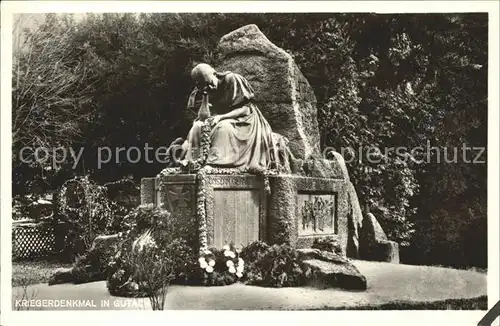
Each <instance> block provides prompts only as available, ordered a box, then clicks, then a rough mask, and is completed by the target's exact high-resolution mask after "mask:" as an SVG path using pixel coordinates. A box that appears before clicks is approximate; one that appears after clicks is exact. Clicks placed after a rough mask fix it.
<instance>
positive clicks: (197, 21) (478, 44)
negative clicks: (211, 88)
mask: <svg viewBox="0 0 500 326" xmlns="http://www.w3.org/2000/svg"><path fill="white" fill-rule="evenodd" d="M250 23H253V24H256V25H258V26H259V28H260V29H261V30H262V32H263V33H264V34H265V35H266V36H267V37H268V38H269V39H270V40H271V41H272V42H273V43H275V44H276V45H278V46H280V47H282V48H283V49H285V50H286V51H288V52H289V53H290V54H291V55H292V56H293V57H294V58H295V60H296V62H297V64H298V66H299V68H300V69H301V71H302V73H303V74H304V75H305V77H306V78H307V79H308V81H309V82H310V84H311V86H312V87H313V89H314V91H315V94H316V97H317V100H318V114H319V123H320V132H321V142H322V146H323V147H326V146H331V147H334V148H336V149H337V150H339V151H340V149H342V148H344V149H347V150H345V151H344V152H343V154H344V156H345V157H346V159H347V161H348V169H349V173H350V175H351V179H352V180H353V182H354V184H355V186H356V190H357V192H358V194H359V197H360V199H361V201H362V202H366V203H369V205H370V207H371V209H372V211H373V212H374V213H375V215H376V216H377V218H378V219H379V220H380V222H381V224H382V226H383V227H384V228H385V230H386V231H387V233H388V235H389V237H390V238H392V239H395V240H398V241H400V242H401V243H402V244H403V245H410V246H409V249H408V250H409V251H408V254H404V255H403V260H405V259H407V260H408V261H410V262H419V263H438V264H440V263H443V264H458V265H482V266H484V265H485V264H486V254H485V253H486V243H487V241H486V164H471V163H466V162H463V160H458V163H453V164H451V163H445V162H443V157H442V151H441V152H440V153H441V154H440V155H441V157H440V158H439V159H440V160H438V157H437V155H438V154H437V151H430V154H429V156H428V157H427V156H426V154H427V152H426V151H424V152H423V153H415V152H412V151H411V149H413V148H416V147H418V146H422V147H423V148H426V147H427V146H428V145H430V146H437V147H447V148H448V150H450V149H451V148H452V147H458V148H459V149H460V148H461V147H462V145H463V144H466V145H467V146H469V147H474V146H476V147H485V146H486V137H487V136H486V135H487V133H486V130H487V128H486V127H487V70H488V60H487V59H488V55H487V52H488V51H487V48H488V42H487V40H488V20H487V15H485V14H404V15H383V14H325V13H317V14H302V13H301V14H263V13H254V14H222V13H220V14H207V13H199V14H188V13H186V14H140V15H137V14H89V15H87V16H86V17H85V18H84V19H83V20H80V21H77V22H75V21H74V20H71V19H70V17H62V18H61V17H56V16H55V17H53V16H50V19H47V21H46V23H44V24H42V26H41V28H40V31H41V32H39V34H36V35H35V34H33V36H31V40H32V41H31V43H30V44H31V50H30V51H27V52H22V53H20V54H19V60H18V65H17V66H16V67H15V68H14V71H15V74H14V79H13V84H14V85H16V87H14V92H13V100H15V102H14V103H15V105H14V110H13V111H14V113H13V114H14V117H13V121H14V120H15V118H16V117H18V118H17V121H21V122H22V121H24V120H26V122H25V123H21V124H19V122H17V124H15V126H17V127H15V128H14V132H16V130H19V131H18V132H17V133H15V139H18V140H15V145H14V149H15V150H19V148H20V147H19V146H18V145H16V144H22V143H23V141H20V140H23V139H25V140H26V142H27V143H33V142H36V141H38V140H37V139H43V140H44V142H45V143H46V144H48V145H52V144H59V143H61V142H66V143H69V144H71V146H74V147H76V148H78V147H80V146H82V147H83V148H85V151H84V155H83V160H82V163H81V164H80V166H79V167H78V169H77V170H76V171H78V172H79V173H80V172H85V173H90V174H91V175H92V177H93V178H95V179H96V180H98V181H109V180H115V179H118V178H120V177H122V176H124V175H128V174H133V175H134V176H136V177H142V176H151V175H154V174H155V173H157V172H158V171H159V170H160V169H161V168H162V164H161V163H148V162H146V160H145V157H144V156H143V157H142V159H141V160H139V161H138V163H131V162H127V160H126V159H125V155H126V153H125V151H122V152H121V153H120V154H119V155H117V154H116V153H115V152H113V153H112V154H113V157H112V160H111V161H110V163H109V164H104V165H103V166H102V167H101V168H98V166H97V161H96V157H97V148H98V147H99V146H108V147H109V148H112V149H115V148H119V147H124V148H130V147H131V146H137V147H139V148H142V147H144V146H145V144H146V143H147V144H148V145H149V146H151V147H153V148H156V147H158V146H166V145H168V144H169V143H170V142H171V141H172V140H173V139H175V138H176V137H179V136H183V135H185V134H186V133H187V131H188V127H189V125H190V122H191V121H192V119H193V117H194V112H190V111H188V110H186V109H185V107H186V100H187V98H188V96H189V92H190V90H191V87H192V84H191V81H190V78H189V71H190V69H191V68H192V66H193V64H194V63H196V62H201V61H204V62H207V63H211V64H214V65H216V64H217V63H218V62H220V59H221V56H220V54H219V53H218V50H217V43H218V41H219V39H220V38H221V37H222V36H223V35H224V34H226V33H228V32H230V31H232V30H234V29H236V28H239V27H241V26H243V25H245V24H250ZM44 33H45V34H44ZM30 35H31V34H30ZM48 36H50V37H48ZM47 42H52V43H50V44H51V45H52V44H54V45H57V46H50V51H49V52H47V48H45V44H46V43H47ZM47 44H48V43H47ZM30 53H32V54H36V55H34V56H31V57H30V55H29V54H30ZM56 63H57V64H56ZM16 71H17V73H16ZM35 72H36V73H35ZM38 75H40V76H41V77H42V80H53V81H54V82H53V83H43V82H40V81H39V80H38ZM30 85H31V86H30ZM46 94H49V95H50V96H48V95H46ZM34 98H36V99H37V100H36V101H35V100H34ZM33 108H35V109H33ZM35 113H36V114H35ZM47 118H48V119H47ZM37 122H40V127H44V128H46V129H47V131H45V132H44V134H43V135H44V136H43V137H42V136H39V134H38V133H37V130H39V129H35V131H30V129H29V128H26V126H30V125H31V126H36V125H37ZM47 124H49V125H47ZM54 126H57V127H58V128H54ZM59 127H60V128H59ZM78 135H81V136H83V137H78ZM44 137H45V138H44ZM39 143H40V141H39ZM349 148H352V149H353V150H349ZM359 148H364V149H366V148H378V149H380V151H374V152H373V153H372V154H370V155H371V156H370V157H371V158H372V161H373V162H370V161H369V160H368V159H367V153H366V151H365V152H363V155H361V156H360V155H359V151H358V150H359ZM388 148H393V149H394V150H393V151H387V149H388ZM396 148H397V149H398V152H396V151H395V149H396ZM424 154H425V155H424ZM132 156H133V155H132ZM473 156H474V155H473V153H470V154H469V157H468V159H473V158H474V157H473ZM351 158H352V159H351ZM422 159H423V161H422ZM481 160H483V161H485V160H486V153H484V154H483V156H482V157H481ZM37 171H38V172H37ZM76 171H74V170H71V169H70V168H69V167H62V168H61V170H60V171H57V173H56V172H52V174H50V175H48V176H47V175H46V176H45V177H44V178H43V180H45V182H46V183H49V184H50V186H51V187H56V186H57V185H60V184H62V182H64V180H65V179H67V178H68V177H72V176H73V175H74V174H75V173H77V172H76ZM14 175H15V178H14V182H15V183H16V184H18V185H20V186H19V187H18V188H17V189H18V190H17V192H22V191H23V187H22V185H24V184H25V182H26V179H29V180H33V179H35V178H36V177H39V175H40V172H39V170H35V171H33V170H29V171H28V170H27V168H26V167H25V166H23V165H22V164H17V163H15V165H14ZM48 179H50V180H48ZM15 193H16V191H15ZM470 243H475V244H476V245H475V246H473V245H471V244H470ZM478 252H481V253H483V254H481V255H480V254H478ZM405 257H409V258H405ZM446 257H448V258H446Z"/></svg>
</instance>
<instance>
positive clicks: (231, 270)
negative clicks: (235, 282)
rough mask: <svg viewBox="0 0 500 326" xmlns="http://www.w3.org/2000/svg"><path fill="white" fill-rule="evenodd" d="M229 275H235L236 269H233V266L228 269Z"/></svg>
mask: <svg viewBox="0 0 500 326" xmlns="http://www.w3.org/2000/svg"><path fill="white" fill-rule="evenodd" d="M229 273H231V274H234V273H236V269H235V268H234V266H231V267H229Z"/></svg>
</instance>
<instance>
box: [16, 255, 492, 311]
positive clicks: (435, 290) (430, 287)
mask: <svg viewBox="0 0 500 326" xmlns="http://www.w3.org/2000/svg"><path fill="white" fill-rule="evenodd" d="M354 264H355V265H356V267H358V269H359V270H360V272H361V273H362V274H363V275H365V277H366V279H367V282H368V290H366V291H360V292H358V291H345V290H338V289H325V290H318V289H313V288H282V289H276V288H263V287H256V286H247V285H243V284H234V285H230V286H222V287H188V286H171V287H170V288H169V294H168V295H167V302H166V308H167V309H193V310H194V309H228V310H238V309H259V310H260V309H265V310H282V309H318V308H324V307H356V306H362V305H378V304H384V303H390V302H395V301H413V302H424V301H426V302H429V301H437V300H445V299H459V298H474V297H478V296H482V295H486V294H487V286H486V274H482V273H478V272H473V271H464V270H455V269H449V268H441V267H429V266H411V265H401V264H388V263H378V262H366V261H354ZM33 290H34V291H35V293H36V297H35V298H36V299H58V300H60V299H72V300H74V299H78V300H88V301H85V302H84V301H81V303H86V304H88V305H93V306H92V307H90V306H89V307H86V308H80V309H149V302H148V300H147V299H128V298H117V297H112V296H111V295H109V293H108V291H107V289H106V283H105V282H93V283H87V284H80V285H73V284H62V285H54V286H50V287H49V286H48V285H46V284H37V285H34V286H31V287H30V288H29V290H28V291H29V292H30V293H31V291H33ZM12 296H13V300H12V301H13V309H16V307H15V299H20V298H21V289H20V288H13V293H12ZM101 300H102V301H101ZM101 302H103V303H101ZM105 303H108V304H109V306H107V305H106V304H105ZM21 309H23V308H21ZM24 309H25V308H24ZM38 309H40V308H36V307H35V308H33V307H32V308H30V310H38ZM44 309H50V310H55V309H57V310H59V309H65V310H67V309H68V308H44ZM73 309H75V308H73Z"/></svg>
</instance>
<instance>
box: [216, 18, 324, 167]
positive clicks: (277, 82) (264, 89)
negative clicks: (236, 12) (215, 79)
mask: <svg viewBox="0 0 500 326" xmlns="http://www.w3.org/2000/svg"><path fill="white" fill-rule="evenodd" d="M219 49H220V51H221V52H222V53H223V55H224V59H223V62H222V64H221V65H220V66H219V67H217V70H219V71H227V70H230V71H233V72H235V73H239V74H241V75H242V76H244V77H245V78H246V79H247V80H248V81H249V83H250V85H251V86H252V88H253V89H254V91H255V102H256V104H257V106H258V107H259V109H260V110H261V111H262V114H263V115H264V116H265V118H266V119H267V120H268V122H269V124H270V125H271V127H272V128H273V131H275V132H277V133H279V134H281V135H283V136H285V137H286V138H288V140H289V141H290V143H289V147H290V150H291V152H292V153H293V155H294V156H295V157H296V158H298V159H307V158H309V156H310V155H311V154H319V153H320V149H319V143H320V136H319V129H318V120H317V109H316V97H315V96H314V92H313V90H312V88H311V86H310V85H309V82H308V81H307V80H306V78H305V77H304V76H303V75H302V73H301V72H300V70H299V69H298V67H297V65H296V64H295V61H294V60H293V58H292V57H291V56H290V55H289V54H288V53H287V52H285V51H284V50H283V49H281V48H279V47H277V46H276V45H274V44H273V43H272V42H271V41H269V40H268V39H267V37H266V36H265V35H264V34H263V33H262V32H261V31H260V30H259V28H258V27H257V26H256V25H247V26H243V27H241V28H239V29H237V30H235V31H233V32H231V33H229V34H227V35H225V36H223V37H222V38H221V40H220V42H219Z"/></svg>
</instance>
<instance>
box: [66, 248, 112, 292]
mask: <svg viewBox="0 0 500 326" xmlns="http://www.w3.org/2000/svg"><path fill="white" fill-rule="evenodd" d="M115 252H116V244H112V245H109V246H103V245H97V246H96V247H93V248H91V249H90V250H89V251H87V252H86V253H85V254H83V255H81V256H78V257H77V258H76V261H75V263H74V264H73V269H72V272H71V274H72V275H73V282H74V283H86V282H93V281H102V280H105V279H106V278H107V276H108V270H109V264H110V262H111V259H112V257H113V255H114V253H115Z"/></svg>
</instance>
